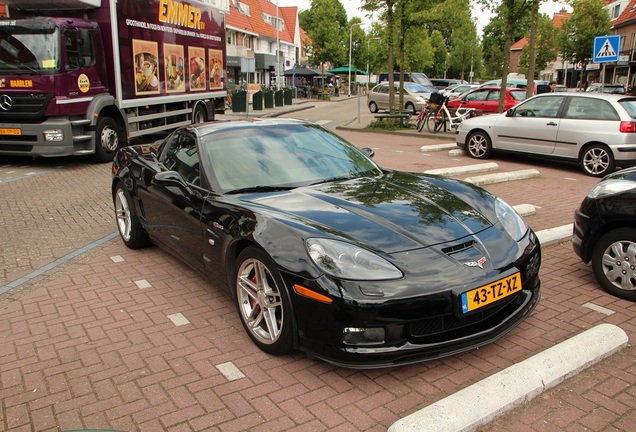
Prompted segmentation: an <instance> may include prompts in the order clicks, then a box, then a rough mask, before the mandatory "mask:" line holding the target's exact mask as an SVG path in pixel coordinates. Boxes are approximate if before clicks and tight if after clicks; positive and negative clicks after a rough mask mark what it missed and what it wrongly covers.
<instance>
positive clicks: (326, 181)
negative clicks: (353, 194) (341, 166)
mask: <svg viewBox="0 0 636 432" xmlns="http://www.w3.org/2000/svg"><path fill="white" fill-rule="evenodd" d="M357 177H358V176H357V175H352V174H347V175H342V176H336V177H329V178H326V179H323V180H319V181H317V182H314V183H312V184H311V185H310V186H313V185H317V184H323V183H331V182H336V181H341V180H351V179H353V178H357Z"/></svg>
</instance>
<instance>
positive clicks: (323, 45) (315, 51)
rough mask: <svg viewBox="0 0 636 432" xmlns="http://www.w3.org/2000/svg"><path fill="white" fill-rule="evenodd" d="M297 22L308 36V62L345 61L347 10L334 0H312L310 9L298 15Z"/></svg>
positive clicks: (347, 33)
mask: <svg viewBox="0 0 636 432" xmlns="http://www.w3.org/2000/svg"><path fill="white" fill-rule="evenodd" d="M299 17H300V18H299V19H300V24H301V26H302V27H303V29H304V30H305V31H306V32H307V35H308V36H309V37H310V38H311V41H312V44H311V46H310V47H308V52H309V60H310V62H311V63H312V64H315V65H321V64H323V63H325V62H331V63H332V64H337V65H342V64H345V63H346V62H347V61H348V55H349V46H348V44H346V45H345V44H343V43H342V41H343V40H347V41H348V40H349V27H348V26H347V24H348V23H347V12H346V10H345V8H344V6H342V3H340V2H339V1H338V0H312V2H311V8H310V9H309V10H306V11H304V12H303V13H301V14H300V15H299Z"/></svg>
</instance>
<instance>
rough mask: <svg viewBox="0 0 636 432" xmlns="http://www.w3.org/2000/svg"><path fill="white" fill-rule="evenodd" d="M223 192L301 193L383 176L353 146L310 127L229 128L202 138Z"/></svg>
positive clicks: (207, 156) (291, 125) (294, 125)
mask: <svg viewBox="0 0 636 432" xmlns="http://www.w3.org/2000/svg"><path fill="white" fill-rule="evenodd" d="M201 143H202V145H201V149H202V152H203V153H204V155H203V156H202V157H203V158H205V159H207V161H208V163H209V165H210V166H211V167H212V172H213V177H214V180H216V184H218V186H219V187H220V188H221V189H222V191H223V192H232V191H244V190H249V189H254V190H266V189H272V188H289V187H300V186H306V185H310V184H315V183H321V182H326V181H330V180H336V179H349V178H356V177H371V176H377V175H381V174H382V171H381V170H380V168H379V167H378V166H377V165H376V164H375V163H374V162H373V161H371V160H370V159H369V158H368V157H367V156H365V155H364V154H363V153H362V152H360V151H359V150H358V149H357V148H355V147H354V146H353V145H351V144H349V143H347V142H346V141H344V140H342V139H341V138H339V137H338V136H336V135H334V134H332V133H331V132H329V131H327V130H325V129H323V128H321V127H319V126H316V125H310V124H285V125H262V126H260V127H253V126H250V125H248V126H246V127H236V128H230V129H226V130H223V131H218V132H213V133H210V134H207V135H205V136H203V137H202V138H201Z"/></svg>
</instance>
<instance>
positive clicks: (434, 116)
mask: <svg viewBox="0 0 636 432" xmlns="http://www.w3.org/2000/svg"><path fill="white" fill-rule="evenodd" d="M445 121H446V117H445V113H444V111H442V112H439V113H430V115H429V117H428V119H427V120H426V127H427V128H428V130H429V132H432V133H437V132H439V131H440V129H441V128H442V125H443V124H444V122H445Z"/></svg>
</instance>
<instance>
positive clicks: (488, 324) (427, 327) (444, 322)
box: [410, 291, 529, 343]
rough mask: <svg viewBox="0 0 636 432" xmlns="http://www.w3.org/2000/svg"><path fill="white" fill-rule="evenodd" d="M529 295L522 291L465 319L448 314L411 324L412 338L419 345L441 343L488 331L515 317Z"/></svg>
mask: <svg viewBox="0 0 636 432" xmlns="http://www.w3.org/2000/svg"><path fill="white" fill-rule="evenodd" d="M527 295H529V294H528V293H524V292H523V291H522V292H521V293H519V294H518V295H515V296H513V297H512V298H509V299H506V300H504V301H502V302H501V303H499V304H497V305H496V306H493V307H490V308H487V309H485V310H483V311H479V312H476V313H473V314H470V315H468V316H465V317H458V316H456V315H453V314H448V315H444V316H437V317H432V318H427V319H423V320H418V321H413V322H412V323H411V324H410V333H411V336H412V337H414V338H417V339H418V343H441V342H445V341H450V340H455V339H459V338H462V337H466V336H470V335H473V334H476V333H480V332H482V331H487V330H489V329H491V328H493V327H496V326H497V325H498V324H500V323H501V322H503V321H505V320H506V319H508V318H509V317H510V316H511V315H513V314H514V313H515V311H516V310H517V309H518V308H519V307H520V305H522V304H523V301H524V299H525V298H527Z"/></svg>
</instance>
